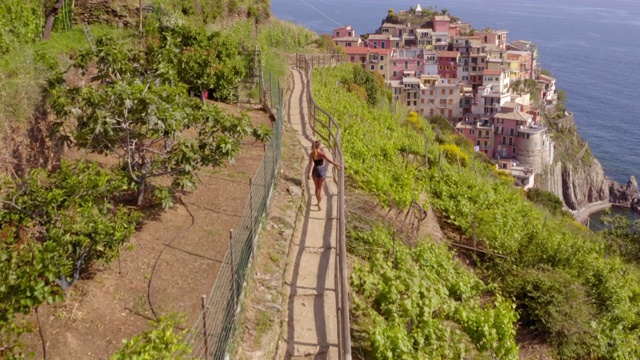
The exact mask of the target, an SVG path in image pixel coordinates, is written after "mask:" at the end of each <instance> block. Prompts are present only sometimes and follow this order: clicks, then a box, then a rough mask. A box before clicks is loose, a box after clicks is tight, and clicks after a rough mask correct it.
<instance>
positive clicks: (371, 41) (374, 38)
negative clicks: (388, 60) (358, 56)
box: [365, 34, 393, 49]
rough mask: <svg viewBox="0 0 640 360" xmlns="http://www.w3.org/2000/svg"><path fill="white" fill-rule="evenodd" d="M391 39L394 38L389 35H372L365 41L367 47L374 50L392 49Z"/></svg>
mask: <svg viewBox="0 0 640 360" xmlns="http://www.w3.org/2000/svg"><path fill="white" fill-rule="evenodd" d="M391 39H392V36H391V35H388V34H371V35H369V37H368V38H367V39H366V40H365V46H367V47H370V48H372V49H391V48H392V47H393V46H392V43H391Z"/></svg>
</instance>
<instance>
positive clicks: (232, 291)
mask: <svg viewBox="0 0 640 360" xmlns="http://www.w3.org/2000/svg"><path fill="white" fill-rule="evenodd" d="M229 261H230V262H231V264H230V267H231V283H232V284H233V287H232V288H231V296H232V301H233V302H234V303H235V301H236V292H237V289H236V269H235V268H234V266H233V229H231V230H229Z"/></svg>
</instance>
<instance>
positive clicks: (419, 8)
mask: <svg viewBox="0 0 640 360" xmlns="http://www.w3.org/2000/svg"><path fill="white" fill-rule="evenodd" d="M416 12H417V13H418V12H422V8H421V7H420V4H418V6H416Z"/></svg>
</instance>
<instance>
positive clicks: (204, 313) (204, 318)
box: [202, 295, 209, 358]
mask: <svg viewBox="0 0 640 360" xmlns="http://www.w3.org/2000/svg"><path fill="white" fill-rule="evenodd" d="M206 310H207V295H202V328H203V331H204V357H205V358H207V357H209V333H208V332H207V311H206Z"/></svg>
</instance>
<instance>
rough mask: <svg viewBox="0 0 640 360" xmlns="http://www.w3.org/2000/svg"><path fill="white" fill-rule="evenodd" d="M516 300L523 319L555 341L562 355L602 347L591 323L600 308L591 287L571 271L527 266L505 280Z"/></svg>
mask: <svg viewBox="0 0 640 360" xmlns="http://www.w3.org/2000/svg"><path fill="white" fill-rule="evenodd" d="M503 284H504V287H505V288H504V290H505V292H506V294H507V295H509V296H511V297H513V298H514V299H515V301H516V304H517V308H518V311H519V313H520V321H521V323H522V324H523V325H524V326H526V327H527V328H529V329H532V330H534V331H536V332H537V333H538V334H540V335H543V336H544V337H546V338H547V339H548V340H549V341H550V342H551V343H552V344H554V345H555V348H556V351H557V353H558V356H559V358H561V359H583V358H589V357H590V356H593V355H594V352H595V351H597V350H596V349H597V348H598V339H597V331H596V329H595V328H594V327H593V326H592V325H591V323H592V321H594V320H595V319H596V314H597V311H596V308H595V307H594V305H593V303H592V302H591V300H590V298H589V292H588V289H587V288H585V287H584V286H583V285H581V284H579V283H576V282H575V278H574V277H573V276H571V275H570V274H568V273H566V272H564V271H562V270H559V269H552V268H548V267H541V268H539V269H526V270H521V271H518V272H516V273H515V275H514V276H513V277H510V278H509V279H507V281H504V282H503Z"/></svg>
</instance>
